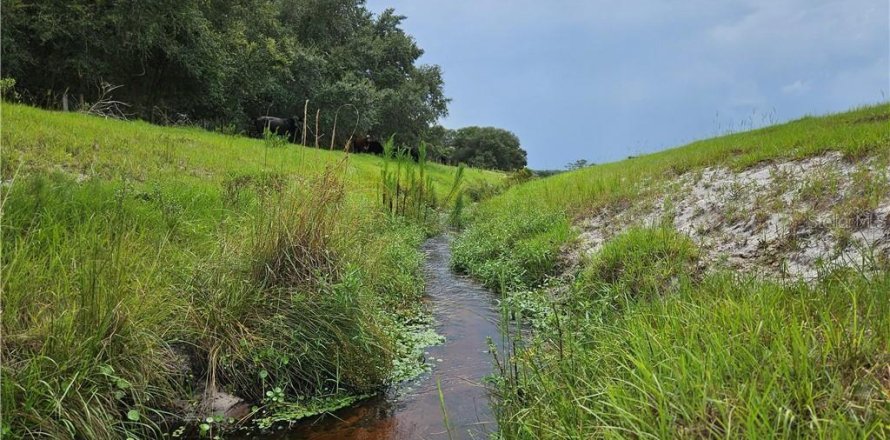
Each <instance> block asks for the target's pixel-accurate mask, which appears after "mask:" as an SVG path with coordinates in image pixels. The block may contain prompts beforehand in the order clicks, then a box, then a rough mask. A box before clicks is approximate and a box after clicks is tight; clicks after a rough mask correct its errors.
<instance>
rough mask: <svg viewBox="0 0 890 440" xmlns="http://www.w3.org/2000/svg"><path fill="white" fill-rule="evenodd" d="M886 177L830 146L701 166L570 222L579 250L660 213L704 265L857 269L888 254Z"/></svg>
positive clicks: (889, 188) (887, 172) (888, 168)
mask: <svg viewBox="0 0 890 440" xmlns="http://www.w3.org/2000/svg"><path fill="white" fill-rule="evenodd" d="M888 181H890V165H888V164H887V163H881V162H879V161H878V160H875V159H871V160H865V161H859V162H850V161H847V160H845V159H844V158H843V157H842V156H841V155H840V154H839V153H829V154H826V155H822V156H818V157H813V158H809V159H804V160H799V161H788V162H781V163H768V164H761V165H758V166H755V167H752V168H749V169H747V170H744V171H741V172H734V171H732V170H730V169H727V168H722V167H716V168H707V169H704V170H701V171H697V172H690V173H687V174H684V175H683V176H681V177H680V178H678V179H676V180H675V181H673V182H670V183H669V184H667V185H665V186H663V187H658V188H648V189H647V191H646V192H647V193H648V194H650V196H649V197H644V198H643V199H642V200H640V201H638V202H635V203H634V204H633V205H632V206H629V207H626V208H620V209H613V210H611V211H608V210H607V211H603V212H600V213H599V214H597V215H596V216H594V217H591V218H588V219H586V220H584V221H582V222H580V223H579V224H578V225H577V227H579V228H580V229H581V234H580V244H579V248H580V251H581V252H580V253H581V255H585V254H586V255H592V254H594V253H596V252H597V251H598V250H599V248H600V247H602V245H603V244H604V243H605V242H606V241H607V240H609V239H610V238H611V237H613V236H615V235H616V234H618V233H620V232H622V231H624V230H626V229H627V228H629V227H632V226H640V225H642V226H655V225H658V224H662V222H666V223H669V224H672V225H673V226H674V227H675V228H676V229H677V230H678V231H680V232H683V233H685V234H687V235H689V236H690V237H691V238H692V239H693V240H694V241H695V242H696V243H698V244H699V245H700V246H701V247H702V249H703V251H704V252H705V255H706V257H705V263H706V265H707V266H708V267H709V268H719V267H728V268H731V269H734V270H740V271H746V272H757V273H761V274H766V275H774V276H786V277H792V278H802V279H805V280H811V279H814V278H816V277H817V276H818V274H819V272H820V270H821V269H823V268H825V269H828V268H835V267H840V266H845V267H853V268H858V269H865V270H867V269H868V268H869V267H870V266H872V265H873V264H875V262H876V261H880V260H881V259H887V258H888V256H890V184H888Z"/></svg>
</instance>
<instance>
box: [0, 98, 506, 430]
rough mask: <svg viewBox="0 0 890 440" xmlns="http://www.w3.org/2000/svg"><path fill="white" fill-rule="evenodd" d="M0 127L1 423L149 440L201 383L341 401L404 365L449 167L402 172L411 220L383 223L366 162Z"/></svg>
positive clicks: (236, 140) (239, 142)
mask: <svg viewBox="0 0 890 440" xmlns="http://www.w3.org/2000/svg"><path fill="white" fill-rule="evenodd" d="M2 123H3V130H2V139H0V141H2V156H0V159H2V178H3V187H2V189H3V193H2V203H3V204H2V209H3V220H2V229H3V237H2V246H3V248H2V263H3V266H2V271H3V276H2V289H3V290H2V305H3V317H2V335H3V338H2V356H3V362H2V376H3V383H2V404H3V420H2V430H3V432H5V433H8V434H10V435H12V436H13V437H48V438H60V439H63V438H127V437H134V438H141V437H156V436H158V435H159V433H160V430H162V429H165V428H164V423H165V422H167V421H170V420H173V421H176V420H177V416H179V415H183V414H188V413H196V414H197V413H200V411H195V410H194V409H193V408H190V407H188V406H187V405H186V404H185V403H183V402H188V401H190V400H192V399H193V398H194V396H195V395H196V394H200V393H201V392H204V391H207V390H218V391H223V390H224V391H226V392H228V393H232V394H235V395H237V396H241V397H244V398H246V399H248V400H252V401H255V402H265V403H267V404H268V405H269V407H274V406H275V405H279V406H280V405H283V404H282V403H281V402H279V401H278V394H275V393H278V391H276V390H280V395H281V397H283V398H284V399H285V400H286V401H291V402H293V401H296V400H297V399H319V398H321V399H333V400H334V401H336V402H343V401H344V400H343V396H349V395H358V394H363V393H368V392H373V391H374V390H375V389H377V388H378V387H379V386H381V385H383V384H385V383H387V382H388V381H390V380H392V379H393V378H397V377H399V376H400V375H403V374H407V372H406V371H400V370H397V369H396V368H395V365H401V366H402V367H401V368H402V369H404V368H405V367H404V365H405V364H406V363H405V362H394V360H395V359H399V358H401V357H404V356H407V355H408V353H407V352H405V350H410V349H411V347H406V344H407V342H406V341H405V340H404V338H405V333H406V329H405V322H407V321H408V320H410V319H414V318H415V317H416V315H417V313H418V311H417V308H418V305H419V298H420V295H421V294H422V287H420V286H422V279H421V278H420V274H419V268H420V264H421V261H422V260H421V255H420V254H419V252H418V246H419V244H420V243H421V241H422V240H423V238H424V236H425V235H426V234H427V233H429V232H430V231H431V230H432V229H435V228H436V227H437V221H436V220H435V217H436V214H435V209H436V207H437V205H438V206H439V207H442V208H447V206H441V205H443V204H446V203H448V201H447V200H445V199H446V195H447V194H448V193H449V191H450V189H451V187H452V185H453V183H454V180H455V174H456V172H457V169H456V168H453V167H446V166H441V165H437V164H427V165H426V166H425V167H424V168H423V173H424V176H425V177H424V178H423V179H419V178H418V179H415V180H417V182H415V183H413V184H412V183H411V182H409V181H404V180H403V182H402V183H401V186H399V190H400V191H402V192H401V193H400V197H401V199H400V203H403V204H411V206H414V207H415V211H413V212H417V213H423V214H424V215H423V216H420V215H415V216H413V217H404V216H393V215H389V214H387V213H386V210H384V209H383V206H382V204H381V201H380V197H381V195H382V193H383V190H382V189H381V178H382V170H383V166H384V162H383V160H382V159H381V158H379V157H373V156H366V155H359V156H355V155H353V156H350V157H348V159H347V157H346V155H344V154H343V153H342V152H338V151H325V150H318V149H312V148H303V147H298V146H293V145H285V144H280V143H276V142H264V141H262V140H254V139H247V138H242V137H233V136H225V135H220V134H214V133H208V132H205V131H202V130H198V129H191V128H164V127H157V126H152V125H149V124H146V123H142V122H121V121H113V120H103V119H100V118H95V117H89V116H84V115H79V114H72V113H59V112H47V111H42V110H38V109H35V108H30V107H26V106H21V105H13V104H7V103H4V104H3V105H2ZM395 167H396V164H391V167H390V168H389V173H390V175H392V174H393V173H394V169H395ZM406 167H407V165H404V164H403V165H401V168H400V169H399V172H401V173H402V176H403V177H402V178H403V179H407V178H409V176H414V173H419V172H420V168H419V167H416V166H415V167H413V168H412V169H411V170H407V169H406ZM427 177H428V178H429V180H428V181H427V180H426V178H427ZM500 179H501V176H500V175H499V174H497V173H490V172H485V171H479V170H466V172H465V174H464V181H465V182H470V183H473V182H496V181H498V180H500ZM414 187H418V188H422V189H423V190H422V191H413V192H412V188H414ZM424 219H426V221H424ZM267 392H269V393H273V394H274V395H273V397H269V396H268V395H267V394H266V393H267ZM264 399H265V400H264ZM347 401H348V399H347ZM304 402H306V400H304ZM313 405H315V404H314V403H313ZM294 411H297V410H294ZM297 412H298V411H297ZM171 413H173V415H174V416H173V417H171Z"/></svg>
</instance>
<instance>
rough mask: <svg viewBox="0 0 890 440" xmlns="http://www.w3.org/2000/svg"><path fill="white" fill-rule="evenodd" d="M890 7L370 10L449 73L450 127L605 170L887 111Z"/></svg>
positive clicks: (398, 1)
mask: <svg viewBox="0 0 890 440" xmlns="http://www.w3.org/2000/svg"><path fill="white" fill-rule="evenodd" d="M888 5H890V1H888V0H842V1H823V0H763V1H761V0H682V1H671V0H620V1H619V0H611V1H602V0H552V1H546V2H545V1H539V0H510V1H506V0H368V1H367V7H368V9H370V10H371V11H372V12H376V13H379V12H382V11H383V10H384V9H386V8H394V9H395V10H396V12H397V13H399V14H400V15H404V16H406V17H407V18H406V19H405V21H403V23H402V27H403V29H405V31H406V32H408V33H409V34H411V35H412V36H413V37H414V38H415V40H416V41H417V43H418V45H419V46H420V47H421V48H423V49H424V50H425V53H424V55H423V57H421V59H420V62H421V63H422V64H438V65H439V66H441V67H442V70H443V72H444V78H445V94H446V96H447V97H449V98H451V100H452V101H451V103H450V104H449V115H448V116H447V117H446V118H444V119H443V120H442V121H441V123H442V125H444V126H445V127H448V128H460V127H464V126H469V125H478V126H494V127H499V128H504V129H507V130H510V131H512V132H513V133H515V134H516V135H517V136H518V137H519V139H520V141H521V143H522V147H523V148H524V149H525V150H526V151H528V161H529V167H530V168H533V169H560V168H564V167H565V166H566V164H568V163H569V162H572V161H575V160H577V159H585V160H588V161H590V162H593V163H604V162H611V161H615V160H620V159H623V158H626V157H627V156H629V155H638V154H642V153H647V152H652V151H658V150H663V149H666V148H670V147H673V146H679V145H682V144H685V143H688V142H691V141H693V140H696V139H703V138H708V137H712V136H714V135H716V134H720V133H725V132H727V131H730V130H735V131H738V130H740V129H743V128H748V127H750V126H754V127H757V126H762V125H766V124H768V123H774V122H783V121H787V120H792V119H796V118H799V117H802V116H805V115H808V114H810V115H819V114H825V113H831V112H837V111H844V110H848V109H850V108H853V107H856V106H859V105H863V104H869V103H876V102H881V101H886V100H888V99H890V6H888Z"/></svg>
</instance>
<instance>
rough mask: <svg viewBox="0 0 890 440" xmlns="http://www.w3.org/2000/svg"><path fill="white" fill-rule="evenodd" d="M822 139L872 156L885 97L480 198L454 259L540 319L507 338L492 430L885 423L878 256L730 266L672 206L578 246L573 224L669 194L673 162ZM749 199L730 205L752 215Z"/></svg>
mask: <svg viewBox="0 0 890 440" xmlns="http://www.w3.org/2000/svg"><path fill="white" fill-rule="evenodd" d="M829 151H837V152H840V153H841V154H842V155H843V160H846V161H850V162H852V163H856V164H858V163H863V164H866V163H867V164H878V165H877V166H878V169H883V168H881V167H884V165H882V164H886V163H887V160H888V158H890V105H887V104H882V105H878V106H871V107H865V108H861V109H857V110H853V111H850V112H846V113H840V114H835V115H829V116H824V117H807V118H803V119H801V120H797V121H793V122H790V123H787V124H782V125H778V126H773V127H766V128H763V129H759V130H754V131H750V132H745V133H737V134H732V135H728V136H723V137H719V138H715V139H709V140H704V141H700V142H695V143H693V144H690V145H687V146H684V147H680V148H676V149H672V150H668V151H664V152H660V153H656V154H651V155H646V156H642V157H637V158H632V159H628V160H625V161H622V162H617V163H612V164H605V165H596V166H592V167H588V168H585V169H582V170H579V171H575V172H571V173H565V174H560V175H557V176H554V177H550V178H546V179H540V180H535V181H532V182H529V183H526V184H523V185H519V186H516V187H514V188H511V189H510V190H508V191H506V192H505V193H504V194H501V195H499V196H497V197H495V198H493V199H491V200H488V201H486V202H484V203H482V204H481V205H480V206H479V207H478V209H476V210H474V214H473V217H472V220H471V221H470V223H469V227H468V228H467V229H466V231H465V232H464V233H463V235H462V236H461V238H460V239H459V240H457V242H456V243H455V247H454V252H453V261H452V263H453V265H454V266H455V267H456V268H457V269H460V270H463V271H466V272H468V273H470V274H472V275H473V276H475V277H477V278H479V279H480V280H481V281H483V282H484V283H486V284H487V285H489V286H491V287H495V288H498V289H500V290H502V291H503V292H504V294H505V297H506V299H507V301H506V304H508V307H510V308H511V309H512V312H513V313H511V315H514V316H515V315H519V316H524V317H525V318H524V319H528V320H529V321H530V322H531V323H532V324H533V325H534V328H535V332H533V333H534V335H533V336H532V337H530V338H525V339H523V338H522V336H521V335H520V334H518V333H517V334H516V335H514V338H515V341H514V342H515V344H513V345H512V347H514V349H513V350H511V351H510V352H509V353H506V354H504V353H502V354H501V355H500V357H499V359H498V361H499V364H498V365H499V367H500V368H501V371H500V376H499V378H497V380H496V391H497V399H496V405H497V408H496V410H497V415H498V420H499V426H500V429H501V434H502V436H503V437H504V438H599V437H605V438H625V437H635V438H668V437H684V438H685V437H731V438H736V437H744V438H770V437H780V438H789V437H791V438H796V437H807V438H810V437H816V438H826V437H827V438H881V437H886V436H887V435H890V411H888V410H887V408H890V391H888V390H890V381H888V377H890V376H888V374H890V343H888V341H890V321H888V316H890V309H888V298H887V294H886V292H887V288H888V279H890V278H888V267H887V266H886V261H883V260H881V259H880V258H876V259H874V261H872V262H871V263H873V264H872V266H871V267H869V268H868V270H863V268H852V269H851V268H840V267H837V268H831V267H826V268H824V270H822V271H821V273H820V277H819V278H818V279H817V280H814V281H811V282H809V283H804V282H802V281H796V280H793V279H787V278H786V279H771V278H770V277H768V276H758V275H757V274H743V273H737V272H732V271H727V270H725V269H724V268H722V267H721V266H720V262H719V261H715V260H712V259H709V258H706V254H705V253H704V252H702V250H701V249H699V246H698V245H697V244H696V243H695V242H693V241H692V240H690V239H689V237H688V236H686V235H685V234H683V233H679V232H678V231H677V230H676V227H675V225H674V218H673V217H672V215H665V216H664V219H663V220H662V221H660V223H659V224H655V225H649V226H642V225H641V226H631V227H630V228H628V229H627V230H625V231H624V232H622V233H620V234H617V235H616V236H613V237H609V238H608V239H607V241H606V242H605V243H604V244H603V245H602V246H601V247H599V248H597V250H596V252H594V253H593V254H591V255H584V254H583V253H581V254H579V253H578V251H577V247H578V243H579V242H580V241H583V237H579V233H578V229H577V228H576V227H574V226H577V225H579V224H581V223H583V221H587V220H588V219H591V218H599V217H597V216H598V215H600V214H601V213H608V212H614V211H622V212H625V211H626V212H634V211H633V210H632V209H634V208H635V207H639V206H640V205H644V204H652V203H665V204H668V205H669V203H670V195H671V194H672V193H671V191H674V190H675V189H676V185H675V182H676V181H677V179H678V178H680V177H681V176H684V175H689V174H695V173H699V172H701V171H702V170H703V169H705V168H707V167H725V168H728V169H729V170H744V169H747V168H749V167H752V166H754V165H757V164H762V163H763V162H781V161H787V160H796V159H802V158H808V157H814V156H818V155H821V154H823V153H826V152H829ZM868 166H873V165H868ZM860 168H861V169H863V170H866V169H867V168H868V167H867V166H866V165H862V166H861V167H860ZM863 175H869V176H875V178H878V177H880V175H881V174H880V172H878V173H877V174H867V173H864V174H863ZM884 179H886V177H884ZM854 182H858V181H855V179H854ZM859 184H860V183H854V184H853V187H852V188H853V189H856V188H858V187H857V185H859ZM823 186H824V185H823ZM867 186H868V187H869V188H870V187H872V186H873V185H867ZM861 188H862V189H866V188H865V186H862V187H861ZM871 193H872V192H871V191H865V190H863V191H848V193H845V194H844V195H843V196H842V197H841V198H840V199H838V200H836V201H835V200H833V201H832V203H834V204H835V206H851V207H853V206H861V207H863V208H862V209H863V210H864V211H863V212H866V211H867V212H866V213H867V214H870V213H871V212H872V211H869V209H872V210H873V209H874V207H875V206H876V202H877V201H878V200H881V199H882V198H883V197H885V196H886V194H880V195H876V196H875V195H873V194H871ZM780 194H781V192H780ZM829 205H830V204H829ZM669 208H670V207H669V206H666V207H664V209H663V211H664V212H665V213H668V214H670V213H671V210H670V209H669ZM746 209H747V211H746V212H745V213H743V215H740V216H741V217H745V216H747V215H749V214H750V215H752V216H754V215H756V212H755V211H756V210H754V209H753V207H747V208H746ZM823 209H833V208H832V207H831V206H829V207H827V208H823ZM631 217H632V216H631ZM603 218H606V219H609V218H614V217H609V216H603ZM625 218H627V217H625ZM853 223H854V224H852V225H851V224H846V223H845V224H843V225H842V226H839V227H844V228H855V227H857V226H856V224H855V222H853ZM618 229H620V228H618ZM846 232H847V233H848V234H853V233H855V232H856V231H855V229H851V230H849V231H846ZM823 233H824V232H823ZM520 319H523V318H520Z"/></svg>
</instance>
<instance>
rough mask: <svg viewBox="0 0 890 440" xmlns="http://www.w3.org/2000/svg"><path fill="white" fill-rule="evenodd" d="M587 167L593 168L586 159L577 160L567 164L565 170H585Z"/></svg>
mask: <svg viewBox="0 0 890 440" xmlns="http://www.w3.org/2000/svg"><path fill="white" fill-rule="evenodd" d="M589 166H593V164H592V163H590V162H588V161H587V159H578V160H576V161H574V162H569V163H568V164H567V165H566V169H567V170H569V171H572V170H580V169H581V168H587V167H589Z"/></svg>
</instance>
